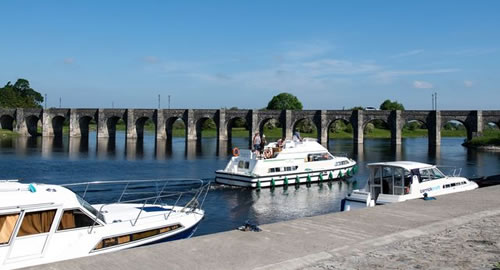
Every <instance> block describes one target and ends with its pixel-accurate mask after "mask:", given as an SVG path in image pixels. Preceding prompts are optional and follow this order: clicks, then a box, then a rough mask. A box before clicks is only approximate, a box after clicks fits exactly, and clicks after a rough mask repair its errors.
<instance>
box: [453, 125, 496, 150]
mask: <svg viewBox="0 0 500 270" xmlns="http://www.w3.org/2000/svg"><path fill="white" fill-rule="evenodd" d="M462 145H463V146H466V147H470V148H477V149H481V150H487V151H500V132H498V130H494V129H486V130H484V132H483V136H480V137H475V138H472V140H468V141H465V142H464V143H463V144H462Z"/></svg>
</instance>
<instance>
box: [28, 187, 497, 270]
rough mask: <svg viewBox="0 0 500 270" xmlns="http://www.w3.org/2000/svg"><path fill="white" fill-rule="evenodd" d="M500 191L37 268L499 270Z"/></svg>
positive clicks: (415, 202)
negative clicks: (338, 264)
mask: <svg viewBox="0 0 500 270" xmlns="http://www.w3.org/2000/svg"><path fill="white" fill-rule="evenodd" d="M499 192H500V186H493V187H488V188H482V189H477V190H473V191H469V192H466V193H455V194H451V195H444V196H439V197H437V200H434V201H424V200H411V201H407V202H402V203H395V204H391V205H385V206H377V207H375V208H365V209H360V210H356V211H351V212H343V213H333V214H326V215H321V216H314V217H307V218H301V219H296V220H291V221H285V222H279V223H274V224H268V225H263V226H261V229H262V232H241V231H236V230H233V231H229V232H224V233H217V234H211V235H206V236H200V237H195V238H191V239H186V240H180V241H175V242H168V243H162V244H157V245H150V246H145V247H140V248H134V249H129V250H125V251H120V252H115V253H110V254H106V255H97V256H94V257H92V258H91V259H89V257H86V258H81V259H76V260H69V261H64V262H59V263H54V264H49V265H43V266H37V267H34V268H32V269H40V270H43V269H51V270H57V269H75V270H78V269H95V270H99V269H114V268H120V269H122V270H128V269H144V268H146V269H167V268H168V269H236V268H237V269H242V270H245V269H443V268H447V269H457V268H458V269H492V268H493V266H494V264H496V263H498V260H499V257H498V254H499V252H500V242H499V241H500V234H499V230H500V229H498V228H493V227H494V226H495V224H496V222H498V221H500V197H499V196H498V193H499ZM465 195H466V196H465ZM208 218H210V217H208ZM200 226H203V222H202V223H201V225H200ZM465 251H473V252H474V253H473V254H472V255H473V256H469V254H468V253H466V252H465ZM412 252H415V253H417V254H416V255H415V256H414V255H413V253H412ZM365 254H370V255H369V256H366V257H365ZM337 261H338V262H340V263H341V264H340V266H337V265H335V264H334V263H337Z"/></svg>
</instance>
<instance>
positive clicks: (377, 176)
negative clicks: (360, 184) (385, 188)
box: [373, 167, 381, 185]
mask: <svg viewBox="0 0 500 270" xmlns="http://www.w3.org/2000/svg"><path fill="white" fill-rule="evenodd" d="M380 172H381V170H380V167H375V168H374V170H373V183H374V184H376V185H380Z"/></svg>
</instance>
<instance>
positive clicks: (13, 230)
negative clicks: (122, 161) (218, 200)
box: [0, 180, 209, 269]
mask: <svg viewBox="0 0 500 270" xmlns="http://www.w3.org/2000/svg"><path fill="white" fill-rule="evenodd" d="M181 182H182V183H184V184H185V183H186V182H189V181H187V180H186V181H181ZM190 182H191V184H190V186H191V188H188V189H186V190H184V191H174V192H170V191H167V187H169V184H170V183H171V181H170V180H135V181H99V182H85V183H75V184H68V185H48V184H25V183H20V182H18V181H12V180H3V181H0V269H16V268H21V267H28V266H34V265H39V264H45V263H50V262H56V261H61V260H67V259H73V258H78V257H85V256H90V255H97V254H103V253H107V252H113V251H117V250H122V249H126V248H132V247H136V246H140V245H145V244H150V243H154V242H159V241H168V240H174V239H179V238H185V237H190V236H191V235H192V234H193V233H194V231H195V229H196V227H197V225H198V224H199V222H200V221H201V220H202V219H203V217H204V211H203V210H201V206H202V204H203V200H204V199H205V197H206V194H207V192H208V189H209V184H205V183H203V182H201V180H200V182H198V181H197V182H194V181H191V180H190ZM99 192H101V193H104V194H105V195H104V196H103V195H97V194H98V193H99ZM91 197H94V198H100V199H101V200H102V199H103V198H113V200H112V201H111V202H103V203H100V204H90V203H89V202H88V201H87V200H86V199H87V198H91ZM200 200H201V203H200ZM170 201H171V202H174V203H173V204H167V202H170Z"/></svg>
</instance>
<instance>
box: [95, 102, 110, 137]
mask: <svg viewBox="0 0 500 270" xmlns="http://www.w3.org/2000/svg"><path fill="white" fill-rule="evenodd" d="M107 122H108V119H107V118H106V115H105V114H104V109H99V110H98V111H97V138H109V131H108V124H107Z"/></svg>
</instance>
